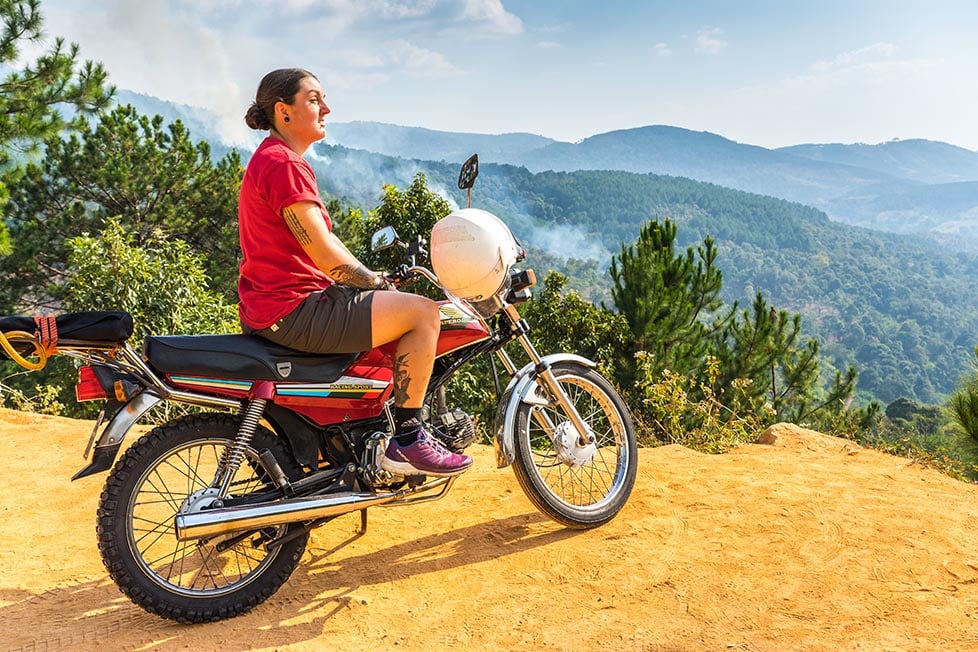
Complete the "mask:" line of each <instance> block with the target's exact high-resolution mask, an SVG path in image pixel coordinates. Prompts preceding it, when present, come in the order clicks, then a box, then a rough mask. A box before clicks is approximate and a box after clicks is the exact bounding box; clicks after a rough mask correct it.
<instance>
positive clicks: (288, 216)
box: [282, 208, 312, 247]
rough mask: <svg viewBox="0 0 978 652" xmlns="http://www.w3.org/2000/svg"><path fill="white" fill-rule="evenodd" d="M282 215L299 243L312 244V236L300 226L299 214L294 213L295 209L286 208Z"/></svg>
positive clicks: (303, 244)
mask: <svg viewBox="0 0 978 652" xmlns="http://www.w3.org/2000/svg"><path fill="white" fill-rule="evenodd" d="M282 216H283V217H284V218H285V223H286V224H287V225H288V226H289V231H292V235H294V236H295V239H296V240H298V241H299V244H301V245H302V246H304V247H305V246H308V245H310V244H312V238H310V237H309V233H308V231H306V229H305V227H304V226H302V222H300V221H299V216H298V215H296V214H295V211H293V210H292V209H291V208H286V209H285V210H284V211H283V213H282Z"/></svg>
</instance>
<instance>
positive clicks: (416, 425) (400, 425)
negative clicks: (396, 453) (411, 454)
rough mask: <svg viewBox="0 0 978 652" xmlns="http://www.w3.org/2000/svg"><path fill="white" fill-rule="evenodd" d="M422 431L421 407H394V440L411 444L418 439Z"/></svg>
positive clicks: (405, 444) (404, 444)
mask: <svg viewBox="0 0 978 652" xmlns="http://www.w3.org/2000/svg"><path fill="white" fill-rule="evenodd" d="M420 431H421V408H402V407H396V408H394V440H395V441H396V442H397V443H398V444H400V445H401V446H409V445H411V444H413V443H414V442H416V441H417V440H418V432H420Z"/></svg>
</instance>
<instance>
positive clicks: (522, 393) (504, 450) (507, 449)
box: [493, 353, 596, 469]
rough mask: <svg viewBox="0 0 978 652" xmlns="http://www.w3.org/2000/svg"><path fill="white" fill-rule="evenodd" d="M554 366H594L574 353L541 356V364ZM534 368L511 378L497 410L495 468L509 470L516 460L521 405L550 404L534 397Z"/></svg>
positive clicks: (531, 367)
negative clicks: (516, 435)
mask: <svg viewBox="0 0 978 652" xmlns="http://www.w3.org/2000/svg"><path fill="white" fill-rule="evenodd" d="M557 362H576V363H577V364H580V365H583V366H585V367H595V366H596V365H595V363H594V362H592V361H591V360H588V359H587V358H585V357H583V356H579V355H575V354H573V353H552V354H551V355H546V356H543V358H542V359H541V364H545V365H547V366H553V365H554V364H555V363H557ZM536 377H537V371H536V365H534V364H533V363H532V362H528V363H527V364H526V366H524V367H523V368H522V369H520V370H519V371H517V372H516V373H515V374H513V378H512V379H511V380H510V381H509V385H507V386H506V391H505V392H503V396H502V399H500V401H499V407H498V408H496V419H495V427H494V429H495V433H496V434H495V437H494V438H493V447H494V448H495V449H496V468H500V469H501V468H503V467H504V466H509V465H510V464H512V463H513V460H515V459H516V444H515V440H514V437H515V432H516V411H517V410H518V409H519V406H520V404H522V403H526V404H528V405H548V404H549V403H550V401H548V400H547V399H545V398H542V397H540V396H538V395H537V393H536V388H537V383H536Z"/></svg>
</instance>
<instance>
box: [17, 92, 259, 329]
mask: <svg viewBox="0 0 978 652" xmlns="http://www.w3.org/2000/svg"><path fill="white" fill-rule="evenodd" d="M241 176H242V168H241V164H240V159H239V157H238V155H237V153H236V152H232V153H230V154H228V155H226V156H225V157H224V158H222V159H221V160H220V161H218V162H217V163H214V162H213V161H212V160H211V156H210V148H209V146H208V144H207V143H206V142H198V143H194V142H192V140H191V139H190V136H189V133H188V132H187V129H186V128H185V127H184V126H183V124H182V123H181V122H179V121H176V122H174V123H172V124H170V125H169V126H167V127H164V124H163V118H162V117H161V116H155V117H154V118H149V117H146V116H143V115H140V114H138V113H137V112H136V110H135V109H133V108H132V107H131V106H122V107H117V108H116V109H114V110H113V111H112V112H110V113H108V114H104V115H103V116H102V117H101V119H100V120H99V121H98V122H97V123H96V124H94V125H88V124H86V125H83V126H82V127H80V128H79V130H78V133H77V134H72V135H71V136H70V137H68V138H60V137H54V138H51V139H49V140H48V141H47V143H46V156H45V158H44V160H43V161H42V162H41V163H40V164H29V165H28V166H27V168H26V169H25V171H24V173H23V175H21V177H20V178H19V179H18V180H17V181H16V182H15V183H14V184H13V185H12V186H11V189H10V190H11V195H10V205H9V206H8V209H9V210H8V222H9V225H10V232H11V235H12V236H13V240H14V251H13V253H12V254H11V255H10V256H7V257H6V258H5V259H3V260H2V261H0V273H2V274H3V275H4V277H5V283H4V284H3V287H2V289H0V309H6V310H11V309H15V308H16V309H18V310H37V309H39V308H42V307H45V306H48V307H50V306H55V305H57V303H58V302H59V301H60V299H61V294H62V291H61V289H60V287H61V284H62V283H63V282H64V280H65V279H64V273H65V264H66V256H67V251H66V248H65V243H66V242H67V240H68V239H70V238H72V237H75V236H78V235H80V234H82V233H97V232H99V231H100V230H101V229H102V228H103V227H104V225H105V223H106V220H107V219H108V218H109V217H114V216H119V217H120V219H121V220H122V223H123V224H124V225H125V227H126V230H127V232H128V233H130V234H132V236H133V237H134V241H135V242H136V244H141V243H143V242H145V241H147V240H148V238H150V237H151V236H152V235H153V234H154V233H155V232H156V230H158V229H159V230H162V232H163V233H165V234H166V235H167V236H168V237H170V238H172V239H179V240H182V241H184V242H186V243H187V244H188V245H189V246H190V248H191V250H192V251H193V252H194V253H196V254H200V255H201V256H203V261H204V265H205V271H206V273H207V275H208V277H209V278H211V279H212V280H213V283H214V287H215V288H216V289H217V290H219V291H222V292H223V293H224V295H225V296H226V297H227V298H228V299H229V300H233V297H234V293H235V286H236V280H237V262H238V251H239V246H238V239H237V220H236V215H237V198H238V188H239V187H240V183H241Z"/></svg>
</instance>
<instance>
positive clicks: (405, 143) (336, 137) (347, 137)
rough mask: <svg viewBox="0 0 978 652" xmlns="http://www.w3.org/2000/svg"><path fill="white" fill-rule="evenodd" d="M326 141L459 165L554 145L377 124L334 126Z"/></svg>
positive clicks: (528, 137)
mask: <svg viewBox="0 0 978 652" xmlns="http://www.w3.org/2000/svg"><path fill="white" fill-rule="evenodd" d="M328 130H329V136H328V138H327V139H328V141H329V142H331V143H336V144H340V145H343V146H344V147H351V148H353V149H365V150H367V151H369V152H376V153H378V154H386V155H388V156H398V157H400V158H404V159H420V160H424V161H448V162H452V163H455V162H461V161H464V160H465V159H467V158H468V157H469V156H471V155H472V154H474V153H476V152H478V154H479V157H480V159H483V160H486V161H495V162H504V163H508V162H511V161H513V160H514V159H518V158H519V157H521V156H523V155H525V154H526V153H527V152H532V151H534V150H537V149H540V148H541V147H545V146H547V145H550V144H551V143H555V142H557V141H555V140H552V139H550V138H544V137H543V136H535V135H533V134H523V133H515V134H500V135H487V134H473V133H456V132H449V131H435V130H432V129H423V128H421V127H400V126H397V125H391V124H384V123H380V122H334V123H330V124H329V126H328Z"/></svg>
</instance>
